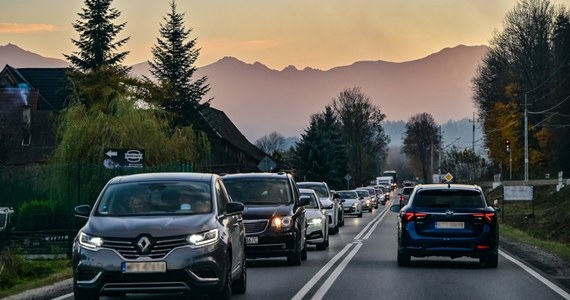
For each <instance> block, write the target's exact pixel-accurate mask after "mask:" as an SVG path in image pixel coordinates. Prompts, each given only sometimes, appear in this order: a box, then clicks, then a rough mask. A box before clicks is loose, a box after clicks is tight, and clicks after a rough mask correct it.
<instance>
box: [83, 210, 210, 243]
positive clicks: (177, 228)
mask: <svg viewBox="0 0 570 300" xmlns="http://www.w3.org/2000/svg"><path fill="white" fill-rule="evenodd" d="M214 227H215V224H214V220H213V218H212V216H211V215H209V214H206V215H185V216H133V217H98V216H97V217H96V216H93V217H91V218H89V221H88V222H87V224H86V225H85V226H84V227H83V231H84V232H85V233H87V234H91V235H96V236H102V237H114V238H135V237H137V236H139V235H141V234H150V235H151V236H153V237H165V236H176V235H187V234H191V233H196V232H202V231H206V230H210V229H212V228H214Z"/></svg>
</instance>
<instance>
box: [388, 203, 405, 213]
mask: <svg viewBox="0 0 570 300" xmlns="http://www.w3.org/2000/svg"><path fill="white" fill-rule="evenodd" d="M400 209H402V206H401V205H400V204H394V205H392V206H390V211H391V212H399V211H400Z"/></svg>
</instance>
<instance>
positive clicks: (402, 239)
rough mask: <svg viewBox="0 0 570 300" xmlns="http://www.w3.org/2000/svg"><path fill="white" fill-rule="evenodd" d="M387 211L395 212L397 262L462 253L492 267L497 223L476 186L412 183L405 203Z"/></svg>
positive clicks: (407, 262)
mask: <svg viewBox="0 0 570 300" xmlns="http://www.w3.org/2000/svg"><path fill="white" fill-rule="evenodd" d="M390 210H391V211H393V212H398V265H399V266H407V265H409V264H410V262H411V259H410V258H411V257H412V256H414V257H426V256H447V257H451V258H457V257H462V256H466V257H472V258H478V259H479V261H480V263H481V264H483V265H484V266H486V267H489V268H496V267H497V265H498V247H499V224H498V222H497V215H496V211H495V209H494V208H493V207H492V206H489V205H488V203H487V201H486V199H485V196H484V194H483V191H482V190H481V188H480V187H479V186H476V185H461V184H426V185H418V186H416V188H415V190H414V191H413V193H412V195H411V197H410V201H409V203H408V204H407V205H406V206H404V207H401V206H400V205H399V204H394V205H392V206H391V207H390Z"/></svg>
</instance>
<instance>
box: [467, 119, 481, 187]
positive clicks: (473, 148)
mask: <svg viewBox="0 0 570 300" xmlns="http://www.w3.org/2000/svg"><path fill="white" fill-rule="evenodd" d="M469 122H472V123H473V142H472V144H471V151H472V152H473V157H475V122H479V120H476V119H475V112H473V119H472V120H469ZM473 164H474V163H473ZM473 164H472V165H471V169H472V171H473V172H472V174H473V183H475V166H474V165H473Z"/></svg>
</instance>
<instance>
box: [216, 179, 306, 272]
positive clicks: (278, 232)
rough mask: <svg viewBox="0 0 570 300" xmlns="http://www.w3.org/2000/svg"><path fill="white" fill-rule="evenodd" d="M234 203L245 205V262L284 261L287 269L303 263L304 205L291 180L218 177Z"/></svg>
mask: <svg viewBox="0 0 570 300" xmlns="http://www.w3.org/2000/svg"><path fill="white" fill-rule="evenodd" d="M222 178H223V180H224V183H225V184H226V186H227V188H228V191H229V194H230V196H231V197H232V199H233V200H234V201H238V202H241V203H243V204H244V205H245V209H244V212H243V219H244V225H245V232H246V242H247V243H246V247H245V253H246V256H247V257H248V258H263V257H278V256H285V257H287V262H288V263H289V264H290V265H300V264H301V260H305V259H307V241H306V237H305V234H306V226H307V220H306V217H305V208H304V207H303V206H304V205H306V204H308V203H309V202H310V198H309V197H308V196H302V197H301V196H300V193H299V189H298V187H297V184H296V183H295V180H294V179H293V177H292V176H291V175H290V174H287V173H247V174H231V175H225V176H223V177H222Z"/></svg>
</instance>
